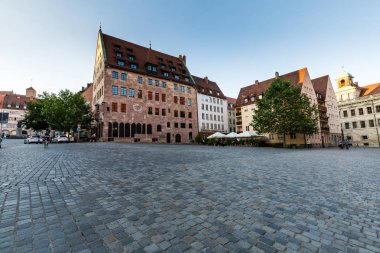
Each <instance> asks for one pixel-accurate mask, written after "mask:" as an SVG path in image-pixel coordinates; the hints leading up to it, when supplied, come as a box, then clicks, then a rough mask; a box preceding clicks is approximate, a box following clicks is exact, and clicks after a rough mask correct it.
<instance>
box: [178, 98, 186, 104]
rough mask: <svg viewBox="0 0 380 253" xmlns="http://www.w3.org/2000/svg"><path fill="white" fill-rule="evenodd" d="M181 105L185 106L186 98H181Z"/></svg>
mask: <svg viewBox="0 0 380 253" xmlns="http://www.w3.org/2000/svg"><path fill="white" fill-rule="evenodd" d="M179 104H181V105H185V98H184V97H180V98H179Z"/></svg>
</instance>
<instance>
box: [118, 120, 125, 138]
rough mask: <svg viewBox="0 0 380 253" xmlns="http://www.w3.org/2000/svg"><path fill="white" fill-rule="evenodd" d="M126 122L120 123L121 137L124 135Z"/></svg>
mask: <svg viewBox="0 0 380 253" xmlns="http://www.w3.org/2000/svg"><path fill="white" fill-rule="evenodd" d="M124 131H125V129H124V123H120V124H119V137H124Z"/></svg>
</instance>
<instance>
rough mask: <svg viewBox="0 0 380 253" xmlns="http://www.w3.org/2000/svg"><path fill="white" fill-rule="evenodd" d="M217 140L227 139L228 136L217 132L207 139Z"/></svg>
mask: <svg viewBox="0 0 380 253" xmlns="http://www.w3.org/2000/svg"><path fill="white" fill-rule="evenodd" d="M217 138H226V136H225V135H224V134H222V133H220V132H216V133H214V134H212V135H210V136H209V137H207V139H217Z"/></svg>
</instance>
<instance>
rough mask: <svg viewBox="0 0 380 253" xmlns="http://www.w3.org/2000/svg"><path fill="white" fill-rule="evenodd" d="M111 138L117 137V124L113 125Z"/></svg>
mask: <svg viewBox="0 0 380 253" xmlns="http://www.w3.org/2000/svg"><path fill="white" fill-rule="evenodd" d="M112 137H119V124H118V123H117V122H115V123H113V128H112Z"/></svg>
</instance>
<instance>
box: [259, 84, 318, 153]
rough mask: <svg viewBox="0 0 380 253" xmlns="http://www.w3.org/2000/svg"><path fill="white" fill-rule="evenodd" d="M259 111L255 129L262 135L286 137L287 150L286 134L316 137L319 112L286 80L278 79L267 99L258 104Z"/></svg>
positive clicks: (269, 90)
mask: <svg viewBox="0 0 380 253" xmlns="http://www.w3.org/2000/svg"><path fill="white" fill-rule="evenodd" d="M256 105H257V109H256V111H255V115H254V116H253V122H252V126H253V128H254V129H255V130H257V131H259V132H261V133H277V134H282V135H283V138H284V143H283V145H284V147H285V145H286V139H285V137H286V134H291V133H303V134H304V135H306V134H313V133H316V132H317V130H318V128H317V122H318V109H317V106H316V105H311V103H310V100H309V98H308V97H307V96H306V95H305V94H303V93H301V92H300V89H298V88H296V87H294V86H292V85H291V84H290V83H289V82H287V81H284V80H282V79H279V78H277V79H275V80H274V81H273V82H272V83H271V85H270V86H269V88H268V89H267V90H266V92H265V94H264V96H263V98H262V99H260V100H256Z"/></svg>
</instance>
